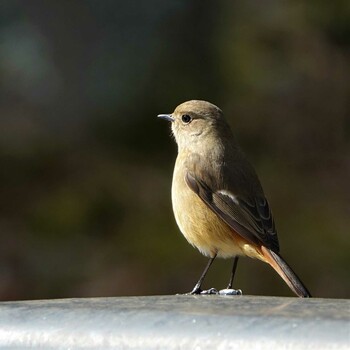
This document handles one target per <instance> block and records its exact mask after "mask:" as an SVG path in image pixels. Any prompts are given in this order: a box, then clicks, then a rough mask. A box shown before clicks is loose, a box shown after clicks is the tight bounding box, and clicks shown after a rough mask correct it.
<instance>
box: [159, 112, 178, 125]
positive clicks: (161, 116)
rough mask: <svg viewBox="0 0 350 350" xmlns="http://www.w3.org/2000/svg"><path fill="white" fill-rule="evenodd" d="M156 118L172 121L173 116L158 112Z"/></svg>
mask: <svg viewBox="0 0 350 350" xmlns="http://www.w3.org/2000/svg"><path fill="white" fill-rule="evenodd" d="M158 118H162V119H164V120H167V121H168V122H172V123H173V122H174V120H175V119H174V117H173V116H172V115H171V114H158Z"/></svg>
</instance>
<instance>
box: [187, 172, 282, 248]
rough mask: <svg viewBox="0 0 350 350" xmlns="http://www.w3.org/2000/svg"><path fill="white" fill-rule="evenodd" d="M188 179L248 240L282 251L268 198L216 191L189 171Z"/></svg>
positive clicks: (210, 204) (198, 192) (224, 218)
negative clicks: (247, 196) (242, 196)
mask: <svg viewBox="0 0 350 350" xmlns="http://www.w3.org/2000/svg"><path fill="white" fill-rule="evenodd" d="M186 183H187V184H188V186H189V187H190V188H191V190H192V191H194V192H195V193H196V194H197V195H198V196H199V197H200V198H201V199H202V200H203V201H204V202H205V203H206V204H207V205H208V207H209V208H210V209H211V210H213V211H214V212H215V213H216V214H217V215H218V216H219V217H220V218H221V219H222V220H223V221H225V222H226V224H228V225H229V226H230V227H231V228H232V229H233V230H235V231H236V232H237V233H238V234H240V235H241V236H242V237H244V238H245V239H246V240H247V241H249V242H251V243H253V244H257V245H261V244H263V245H264V246H266V247H267V248H269V249H271V250H273V251H275V252H278V251H279V245H278V239H277V234H276V230H275V224H274V220H273V217H272V213H271V210H270V207H269V203H268V202H267V200H266V198H265V197H263V196H259V197H256V198H249V199H247V198H239V197H238V196H237V197H236V196H234V194H231V193H230V192H229V191H225V190H216V191H213V190H212V189H211V188H210V187H209V186H208V185H207V184H206V183H205V182H204V181H203V180H201V179H198V178H196V177H195V176H193V175H191V174H190V173H189V172H188V173H187V174H186Z"/></svg>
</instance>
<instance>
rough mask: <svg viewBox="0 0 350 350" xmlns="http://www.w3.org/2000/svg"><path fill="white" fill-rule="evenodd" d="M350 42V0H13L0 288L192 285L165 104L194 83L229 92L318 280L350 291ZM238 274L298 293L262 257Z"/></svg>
mask: <svg viewBox="0 0 350 350" xmlns="http://www.w3.org/2000/svg"><path fill="white" fill-rule="evenodd" d="M349 49H350V6H349V2H348V1H345V0H344V1H319V0H317V1H316V0H311V1H307V2H305V1H304V2H302V1H283V2H281V1H273V0H272V1H264V2H261V1H259V0H249V1H231V0H219V1H215V2H214V1H208V0H176V1H161V0H149V1H109V0H108V1H107V0H104V1H98V0H75V1H44V0H31V1H25V0H23V1H17V0H2V1H1V2H0V131H1V132H0V192H1V197H0V198H1V201H0V299H1V300H14V299H36V298H62V297H85V296H120V295H149V294H175V293H179V292H188V291H190V290H192V287H193V286H194V284H195V282H196V281H197V279H198V277H199V276H200V274H201V272H202V270H203V268H204V266H205V264H206V261H207V259H206V258H205V257H203V256H201V254H200V253H199V252H198V251H196V250H195V249H193V248H192V247H191V246H190V245H189V244H188V243H187V242H186V241H185V239H184V238H183V237H182V235H181V234H180V232H179V230H178V228H177V226H176V223H175V220H174V218H173V213H172V209H171V198H170V187H171V177H172V169H173V166H174V161H175V158H176V152H177V149H176V145H175V143H174V141H173V139H172V138H171V137H170V129H169V125H167V123H165V122H164V121H161V120H157V118H156V115H157V114H159V113H169V112H172V111H173V109H174V108H175V107H176V105H178V104H179V103H181V102H184V101H186V100H189V99H205V100H209V101H210V102H213V103H215V104H217V105H218V106H220V107H221V109H223V111H224V113H225V115H226V117H227V119H228V120H229V123H230V124H231V126H232V127H233V129H234V131H235V133H236V136H237V138H238V140H239V142H240V144H241V146H242V148H243V149H244V150H245V151H246V153H247V154H248V158H249V159H250V160H251V162H252V163H253V164H254V166H255V168H256V170H257V172H258V174H259V176H260V179H261V182H262V184H263V186H264V189H265V192H266V195H267V197H268V198H269V201H270V204H271V206H272V208H273V211H274V215H275V218H276V224H277V228H278V231H279V239H280V245H281V253H282V255H283V256H284V257H285V259H286V260H287V261H288V262H289V263H290V265H291V266H293V268H294V269H295V271H297V273H298V274H299V275H300V277H301V279H302V280H303V281H304V282H305V284H306V285H307V287H308V288H309V289H310V291H311V293H312V294H313V295H314V296H319V297H331V298H349V297H350V279H349V267H350V254H349V251H350V240H349V238H350V237H349V227H350V204H349V203H350V185H349V179H350V147H349V146H350V113H349V112H350V79H349V77H350V64H349V62H350V50H349ZM230 270H231V261H229V260H217V261H216V263H215V264H214V265H213V267H212V269H211V270H210V272H209V274H208V276H207V279H206V282H205V285H204V287H216V288H224V287H226V284H227V282H228V279H229V274H230ZM235 287H237V288H241V289H242V290H243V292H244V293H245V294H254V295H258V294H262V295H283V296H292V293H291V292H290V290H289V289H288V287H287V286H286V285H285V284H284V282H283V281H282V280H281V279H280V278H279V277H278V276H277V274H276V273H275V272H274V271H273V270H272V269H271V268H270V267H269V266H267V265H265V264H263V263H261V262H259V261H253V260H251V259H241V260H240V263H239V267H238V271H237V275H236V280H235Z"/></svg>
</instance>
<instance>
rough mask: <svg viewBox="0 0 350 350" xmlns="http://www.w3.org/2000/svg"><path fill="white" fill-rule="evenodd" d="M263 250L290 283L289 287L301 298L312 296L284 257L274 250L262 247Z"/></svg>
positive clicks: (278, 271) (273, 265) (269, 260)
mask: <svg viewBox="0 0 350 350" xmlns="http://www.w3.org/2000/svg"><path fill="white" fill-rule="evenodd" d="M261 251H262V253H263V255H264V258H265V259H266V261H267V262H268V263H269V264H270V265H271V266H272V267H273V268H274V269H275V271H276V272H277V273H278V274H279V275H280V276H281V277H282V278H283V280H284V281H285V282H286V283H287V284H288V286H289V288H290V289H291V290H292V291H293V292H294V293H295V294H296V295H297V296H299V297H301V298H310V297H311V294H310V292H309V291H308V290H307V288H306V287H305V286H304V284H303V282H301V281H300V279H299V277H298V276H297V275H296V274H295V272H294V271H293V270H292V269H291V268H290V266H289V265H288V264H287V263H286V262H285V261H284V260H283V259H282V257H281V256H280V255H279V254H277V253H275V252H273V251H272V250H270V249H268V248H266V247H264V246H263V247H261Z"/></svg>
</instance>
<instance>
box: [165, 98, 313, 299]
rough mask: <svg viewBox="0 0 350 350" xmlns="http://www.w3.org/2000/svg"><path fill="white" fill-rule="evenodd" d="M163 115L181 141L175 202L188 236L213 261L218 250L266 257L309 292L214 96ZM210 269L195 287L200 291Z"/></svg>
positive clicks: (293, 283) (298, 289) (289, 281)
mask: <svg viewBox="0 0 350 350" xmlns="http://www.w3.org/2000/svg"><path fill="white" fill-rule="evenodd" d="M159 117H162V118H164V119H167V120H169V121H171V122H172V131H173V134H174V136H175V139H176V142H177V144H178V157H177V159H176V164H175V169H174V175H173V183H172V203H173V210H174V215H175V219H176V222H177V224H178V226H179V228H180V230H181V232H182V233H183V235H184V236H185V238H186V239H187V241H188V242H189V243H191V244H192V245H193V246H195V247H196V248H197V249H199V251H200V252H201V253H202V254H204V255H206V256H208V257H210V258H211V262H212V261H213V259H214V258H215V257H216V256H218V257H223V258H229V257H238V256H249V257H251V258H256V259H259V260H261V261H264V262H266V263H268V264H270V265H271V266H272V267H273V268H274V269H275V270H276V272H277V273H278V274H279V275H280V276H281V277H282V278H283V279H284V281H285V282H286V283H287V284H288V286H289V287H290V288H291V289H292V290H293V292H294V293H296V294H297V295H298V296H300V297H309V296H310V293H309V292H308V291H307V289H306V288H305V286H304V285H303V283H302V282H301V281H300V279H299V278H298V277H297V276H296V274H295V273H294V272H293V271H292V270H291V268H290V267H289V266H288V265H287V263H286V262H285V261H284V260H283V259H282V258H281V256H280V255H279V243H278V238H277V232H276V229H275V224H274V220H273V216H272V213H271V210H270V206H269V203H268V201H267V200H266V198H265V195H264V192H263V189H262V187H261V184H260V181H259V179H258V177H257V175H256V173H255V171H254V169H253V167H252V166H251V165H250V163H249V162H248V160H247V159H246V157H245V155H244V154H243V152H242V151H241V149H240V148H239V146H238V144H237V142H236V140H235V138H234V136H233V134H232V132H231V129H230V127H229V125H228V124H227V122H226V120H225V118H224V116H223V114H222V111H221V110H220V109H219V108H218V107H216V106H215V105H213V104H211V103H209V102H206V101H197V100H193V101H188V102H185V103H183V104H181V105H179V106H178V107H177V108H176V109H175V111H174V112H173V113H172V114H171V115H160V116H159ZM209 266H210V265H208V267H209ZM206 271H207V270H206ZM206 271H205V273H206ZM205 273H204V274H203V276H202V278H201V280H200V281H199V282H198V283H197V285H196V287H195V289H194V290H193V293H199V292H200V291H201V289H200V285H201V283H202V281H203V279H204V276H205Z"/></svg>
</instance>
